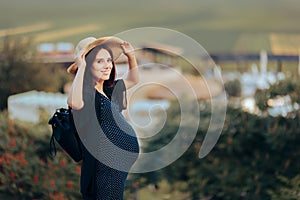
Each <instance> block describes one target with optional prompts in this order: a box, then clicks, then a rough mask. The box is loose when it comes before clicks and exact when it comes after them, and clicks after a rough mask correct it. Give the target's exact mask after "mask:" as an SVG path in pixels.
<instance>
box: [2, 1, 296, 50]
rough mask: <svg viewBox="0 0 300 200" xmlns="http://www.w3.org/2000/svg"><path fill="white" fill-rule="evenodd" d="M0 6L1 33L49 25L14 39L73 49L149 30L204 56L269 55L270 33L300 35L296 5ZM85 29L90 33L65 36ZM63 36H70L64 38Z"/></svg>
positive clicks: (65, 3) (49, 3)
mask: <svg viewBox="0 0 300 200" xmlns="http://www.w3.org/2000/svg"><path fill="white" fill-rule="evenodd" d="M0 2H1V4H0V5H1V6H0V32H1V30H2V31H3V30H4V31H5V30H7V29H15V28H17V27H24V26H30V25H35V24H48V25H49V26H48V27H44V28H43V29H40V30H34V31H28V32H26V31H25V32H24V33H19V34H16V35H26V36H28V35H30V36H33V37H38V36H39V37H42V36H41V35H43V34H46V35H47V37H45V38H47V39H45V41H44V42H61V41H63V42H72V43H74V44H75V43H77V41H79V40H80V39H81V38H83V37H86V36H89V35H94V36H96V37H98V36H99V37H100V36H103V35H113V34H117V33H120V32H123V31H126V30H128V29H132V28H139V27H145V26H146V27H149V26H150V27H163V28H169V29H173V30H176V31H180V32H182V33H184V34H186V35H188V36H190V37H191V38H193V39H195V40H196V41H198V42H199V43H200V44H201V45H202V46H203V47H204V48H205V49H206V50H207V51H209V52H259V51H260V50H261V49H266V50H267V51H270V50H271V47H270V41H269V35H270V34H272V33H277V34H278V33H279V34H281V33H282V34H287V35H289V34H300V26H299V24H300V12H299V8H300V1H297V0H285V1H282V0H262V1H260V0H252V1H245V0H243V1H241V0H227V1H220V0H210V1H208V0H185V1H182V0H170V1H167V0H152V1H142V0H125V1H117V0H110V1H104V0H85V1H80V2H79V1H74V0H60V1H58V0H52V1H46V0H39V1H36V0H23V1H20V0H19V1H17V0H1V1H0ZM84 26H94V27H95V28H94V29H87V30H84V29H82V30H81V31H74V33H73V34H70V33H69V32H70V31H72V30H73V29H76V28H79V30H80V27H84ZM25 28H26V27H25ZM64 30H65V31H66V33H69V34H65V32H63V31H64ZM76 30H77V29H76ZM68 31H69V32H68ZM56 33H58V34H56ZM51 34H52V35H53V37H51ZM49 35H50V36H49ZM0 37H1V36H0ZM42 38H43V37H42Z"/></svg>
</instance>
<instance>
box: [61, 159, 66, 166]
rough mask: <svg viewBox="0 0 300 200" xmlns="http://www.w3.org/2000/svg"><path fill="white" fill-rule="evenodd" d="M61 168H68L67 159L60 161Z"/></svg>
mask: <svg viewBox="0 0 300 200" xmlns="http://www.w3.org/2000/svg"><path fill="white" fill-rule="evenodd" d="M60 166H61V167H65V166H67V161H66V159H65V158H63V159H61V160H60Z"/></svg>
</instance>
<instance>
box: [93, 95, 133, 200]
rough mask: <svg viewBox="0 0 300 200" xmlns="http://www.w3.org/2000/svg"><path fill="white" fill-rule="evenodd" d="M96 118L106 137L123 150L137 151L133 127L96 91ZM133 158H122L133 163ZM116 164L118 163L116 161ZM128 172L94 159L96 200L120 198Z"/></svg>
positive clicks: (119, 199)
mask: <svg viewBox="0 0 300 200" xmlns="http://www.w3.org/2000/svg"><path fill="white" fill-rule="evenodd" d="M95 107H96V112H97V119H98V121H99V124H100V127H101V128H102V130H103V133H104V134H105V135H106V137H107V138H108V139H109V140H110V141H111V142H112V143H113V144H114V145H116V146H117V147H119V148H122V149H123V150H126V151H129V152H134V153H139V144H138V140H137V137H136V134H135V131H134V130H133V128H132V127H131V126H130V124H128V122H127V121H126V120H125V118H124V116H123V115H122V113H121V112H120V109H119V107H118V105H117V104H116V103H115V102H114V101H111V100H110V99H109V98H107V97H106V96H104V95H103V94H101V93H99V92H96V97H95ZM135 160H136V158H134V159H130V160H124V162H128V164H129V165H133V164H134V161H135ZM116 164H118V163H116ZM127 175H128V173H127V172H126V171H125V172H124V171H119V170H116V169H113V168H110V167H108V166H106V165H105V164H103V163H101V162H100V161H98V160H97V161H96V177H95V195H96V199H97V200H122V199H123V192H124V187H125V181H126V178H127Z"/></svg>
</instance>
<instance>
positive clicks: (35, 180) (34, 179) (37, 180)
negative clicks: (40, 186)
mask: <svg viewBox="0 0 300 200" xmlns="http://www.w3.org/2000/svg"><path fill="white" fill-rule="evenodd" d="M33 182H34V183H38V182H39V176H38V175H37V174H35V175H34V176H33Z"/></svg>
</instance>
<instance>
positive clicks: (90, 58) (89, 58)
mask: <svg viewBox="0 0 300 200" xmlns="http://www.w3.org/2000/svg"><path fill="white" fill-rule="evenodd" d="M101 49H105V50H107V51H108V52H109V54H110V56H111V57H112V60H114V58H113V53H112V51H111V49H109V48H108V47H107V46H105V45H99V46H96V47H95V48H93V49H92V50H91V51H89V52H88V53H87V54H86V56H85V60H86V66H87V68H86V70H85V73H84V82H85V83H87V84H91V82H92V75H91V70H90V68H91V66H92V64H93V62H94V60H95V58H96V54H97V53H98V52H99V51H100V50H101ZM115 78H116V67H115V63H114V61H113V62H112V70H111V73H110V76H109V79H108V80H105V81H104V85H103V86H105V87H108V88H111V87H113V86H114V82H115Z"/></svg>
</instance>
